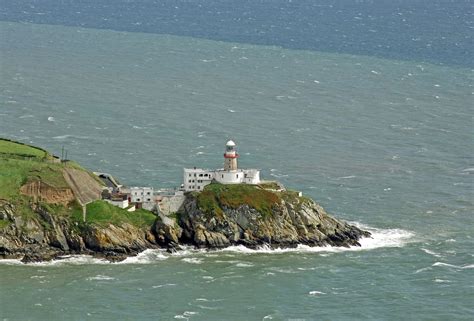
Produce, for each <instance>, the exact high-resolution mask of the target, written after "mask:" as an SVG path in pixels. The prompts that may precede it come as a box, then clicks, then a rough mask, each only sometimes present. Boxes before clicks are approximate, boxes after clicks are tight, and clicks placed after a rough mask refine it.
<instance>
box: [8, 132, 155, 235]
mask: <svg viewBox="0 0 474 321" xmlns="http://www.w3.org/2000/svg"><path fill="white" fill-rule="evenodd" d="M66 178H67V179H66ZM71 180H72V182H71ZM71 185H75V186H71ZM81 185H82V186H81ZM91 186H92V187H93V188H94V191H95V192H96V194H97V191H99V192H100V190H101V189H102V182H101V181H100V180H99V179H97V178H96V177H95V175H93V174H92V173H91V172H89V171H87V170H86V169H84V168H82V167H81V166H80V165H79V164H77V163H75V162H74V161H66V162H61V161H60V159H58V158H57V157H54V156H53V155H52V154H51V153H49V152H48V151H46V150H44V149H41V148H38V147H35V146H30V145H27V144H24V143H20V142H15V141H11V140H8V139H1V138H0V234H1V232H2V229H5V228H8V226H9V225H13V224H15V218H12V217H10V218H9V217H7V215H2V213H1V211H2V206H6V205H8V206H13V208H14V209H15V210H14V213H13V214H14V216H15V217H20V218H22V221H23V222H24V223H25V224H26V222H28V220H30V219H36V220H38V221H40V222H42V221H43V218H42V217H41V216H40V215H39V214H38V213H37V212H38V211H37V209H38V207H41V208H43V209H46V210H47V211H48V212H49V214H51V215H52V216H58V217H61V218H66V219H68V220H69V221H70V222H71V224H72V225H75V226H90V225H96V226H98V227H105V226H107V225H109V224H116V225H123V224H130V225H133V226H137V227H144V226H149V227H151V226H152V224H153V222H154V220H155V219H156V216H155V215H154V214H153V213H151V212H149V211H145V210H139V211H136V212H133V213H130V212H127V211H126V210H124V209H121V208H118V207H115V206H112V205H110V204H108V203H106V202H104V201H102V200H99V199H98V198H99V197H97V199H96V200H95V201H92V202H89V203H88V204H87V205H86V208H87V211H86V213H87V215H86V222H85V224H84V222H83V215H82V207H81V204H80V202H78V196H80V195H78V194H79V193H80V192H81V189H88V190H90V189H91ZM82 187H83V188H82ZM98 196H99V195H98ZM76 223H77V224H76Z"/></svg>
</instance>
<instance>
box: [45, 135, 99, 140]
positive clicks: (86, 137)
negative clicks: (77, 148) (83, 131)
mask: <svg viewBox="0 0 474 321" xmlns="http://www.w3.org/2000/svg"><path fill="white" fill-rule="evenodd" d="M68 138H76V139H89V138H90V137H89V136H76V135H60V136H54V137H53V139H58V140H64V139H68Z"/></svg>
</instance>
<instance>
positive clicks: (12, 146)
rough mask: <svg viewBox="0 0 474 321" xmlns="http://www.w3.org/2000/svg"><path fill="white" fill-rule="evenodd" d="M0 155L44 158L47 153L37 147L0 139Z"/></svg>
mask: <svg viewBox="0 0 474 321" xmlns="http://www.w3.org/2000/svg"><path fill="white" fill-rule="evenodd" d="M0 154H11V155H17V156H22V157H37V158H45V157H46V156H48V153H47V152H46V151H45V150H43V149H41V148H37V147H33V146H29V145H26V144H23V143H19V142H14V141H10V140H6V139H3V138H0Z"/></svg>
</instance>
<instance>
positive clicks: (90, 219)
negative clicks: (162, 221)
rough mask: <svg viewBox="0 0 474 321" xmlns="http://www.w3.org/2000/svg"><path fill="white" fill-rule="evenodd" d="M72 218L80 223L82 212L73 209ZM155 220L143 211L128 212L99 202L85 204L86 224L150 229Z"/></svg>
mask: <svg viewBox="0 0 474 321" xmlns="http://www.w3.org/2000/svg"><path fill="white" fill-rule="evenodd" d="M73 217H74V220H75V221H77V222H82V210H81V209H80V208H77V209H75V210H74V212H73ZM155 220H156V215H155V214H153V213H152V212H150V211H147V210H144V209H138V210H136V211H134V212H128V211H127V210H125V209H122V208H119V207H117V206H114V205H111V204H109V203H107V202H105V201H101V200H98V201H95V202H92V203H89V204H87V212H86V223H87V224H94V225H98V226H101V227H106V226H108V225H109V224H113V225H117V226H120V225H122V224H124V223H129V224H131V225H134V226H136V227H151V226H152V225H153V223H154V222H155Z"/></svg>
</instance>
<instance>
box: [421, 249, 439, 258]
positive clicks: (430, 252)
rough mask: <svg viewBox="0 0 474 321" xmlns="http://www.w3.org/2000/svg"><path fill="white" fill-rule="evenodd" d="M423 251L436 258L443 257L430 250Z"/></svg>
mask: <svg viewBox="0 0 474 321" xmlns="http://www.w3.org/2000/svg"><path fill="white" fill-rule="evenodd" d="M421 250H422V251H423V252H425V253H426V254H429V255H433V256H434V257H441V255H440V254H438V253H436V252H433V251H430V250H428V249H425V248H421Z"/></svg>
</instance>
